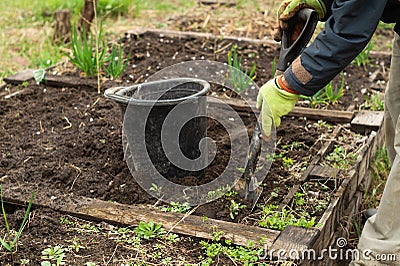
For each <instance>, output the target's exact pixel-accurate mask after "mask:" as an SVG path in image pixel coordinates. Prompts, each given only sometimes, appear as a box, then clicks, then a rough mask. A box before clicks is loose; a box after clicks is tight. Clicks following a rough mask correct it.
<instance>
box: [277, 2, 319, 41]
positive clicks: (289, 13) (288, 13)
mask: <svg viewBox="0 0 400 266" xmlns="http://www.w3.org/2000/svg"><path fill="white" fill-rule="evenodd" d="M302 8H311V9H314V10H315V11H316V12H317V13H318V17H319V19H322V18H324V17H325V14H326V6H325V3H324V1H323V0H284V1H283V2H282V4H281V6H280V7H279V9H278V20H277V23H276V26H275V28H274V40H275V41H278V42H279V41H281V40H282V31H283V30H287V28H288V23H287V21H288V20H289V19H291V18H292V17H293V16H294V15H295V14H296V13H297V11H299V10H300V9H302ZM304 24H305V22H304V21H295V22H294V25H295V26H294V27H295V28H294V30H293V31H294V33H293V36H292V40H296V39H297V36H298V35H299V33H300V32H301V31H302V29H303V27H304Z"/></svg>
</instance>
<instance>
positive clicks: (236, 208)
mask: <svg viewBox="0 0 400 266" xmlns="http://www.w3.org/2000/svg"><path fill="white" fill-rule="evenodd" d="M246 207H247V206H246V205H245V204H240V203H237V202H236V201H234V200H233V199H231V205H230V207H229V217H231V219H232V220H234V219H235V217H236V216H237V215H238V214H239V212H240V210H241V209H244V208H246Z"/></svg>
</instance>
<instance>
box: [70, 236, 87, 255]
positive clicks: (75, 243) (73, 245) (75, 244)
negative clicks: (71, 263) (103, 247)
mask: <svg viewBox="0 0 400 266" xmlns="http://www.w3.org/2000/svg"><path fill="white" fill-rule="evenodd" d="M67 242H70V243H71V245H69V246H68V248H69V249H72V250H74V251H75V253H78V252H79V250H81V249H83V248H85V247H84V246H81V245H80V244H79V242H78V239H77V238H76V237H74V239H73V240H68V241H67Z"/></svg>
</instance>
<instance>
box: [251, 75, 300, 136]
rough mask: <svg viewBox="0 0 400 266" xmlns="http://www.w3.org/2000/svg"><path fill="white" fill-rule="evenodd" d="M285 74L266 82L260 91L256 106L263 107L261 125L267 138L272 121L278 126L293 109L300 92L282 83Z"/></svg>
mask: <svg viewBox="0 0 400 266" xmlns="http://www.w3.org/2000/svg"><path fill="white" fill-rule="evenodd" d="M282 78H283V75H280V76H279V77H277V78H274V79H272V80H270V81H268V82H267V83H266V84H264V85H263V86H262V87H261V88H260V90H259V91H258V96H257V105H256V108H257V109H260V108H261V125H262V131H263V136H264V138H265V139H268V137H269V136H270V135H271V128H272V121H274V124H275V126H276V127H278V126H279V125H280V124H281V117H282V116H284V115H287V114H288V113H289V112H290V111H292V110H293V108H294V106H295V104H296V102H297V99H298V98H299V94H298V93H297V92H296V91H294V90H292V89H290V88H288V87H286V86H285V85H284V84H283V83H282Z"/></svg>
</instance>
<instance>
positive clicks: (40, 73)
mask: <svg viewBox="0 0 400 266" xmlns="http://www.w3.org/2000/svg"><path fill="white" fill-rule="evenodd" d="M45 74H46V71H45V70H44V69H43V68H40V69H36V70H34V71H33V78H34V79H35V82H36V84H37V85H39V84H40V83H41V82H43V81H46V78H45Z"/></svg>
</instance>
